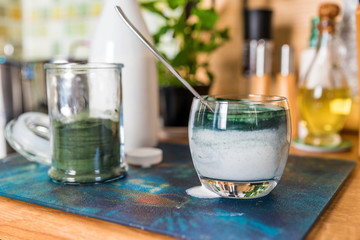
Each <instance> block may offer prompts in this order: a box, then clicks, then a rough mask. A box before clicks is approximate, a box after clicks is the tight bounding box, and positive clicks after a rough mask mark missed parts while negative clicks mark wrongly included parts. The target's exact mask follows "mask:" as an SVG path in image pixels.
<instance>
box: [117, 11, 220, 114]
mask: <svg viewBox="0 0 360 240" xmlns="http://www.w3.org/2000/svg"><path fill="white" fill-rule="evenodd" d="M115 10H116V11H117V12H118V13H119V15H120V17H121V19H122V20H123V21H124V22H125V24H126V25H127V26H128V27H129V28H130V29H131V30H132V32H133V33H134V34H135V35H136V36H137V37H138V38H139V39H140V40H141V42H142V43H143V44H144V45H145V46H146V47H147V48H148V49H150V51H151V52H152V53H153V54H154V55H155V56H156V57H157V58H158V59H159V60H160V62H162V63H163V64H164V65H165V67H166V68H167V69H169V70H170V72H172V74H174V75H175V77H176V78H177V79H179V80H180V82H181V83H182V84H184V86H185V87H186V88H187V89H188V90H189V91H190V92H191V93H192V94H193V95H194V96H195V97H197V98H199V99H200V101H201V102H202V103H203V104H205V105H206V106H207V107H208V108H209V109H210V110H211V111H212V112H214V110H213V109H212V108H211V107H210V106H209V104H208V103H207V102H206V101H205V100H204V99H203V98H202V97H201V96H200V94H199V93H198V92H197V91H196V90H195V89H194V88H193V87H191V85H190V84H189V83H188V82H187V81H186V80H185V79H184V78H183V77H181V75H180V74H179V73H178V72H177V71H176V70H175V69H174V68H173V67H172V66H171V65H170V63H169V62H168V61H166V59H165V58H164V57H163V56H162V55H161V54H160V53H159V52H158V51H157V50H156V48H155V47H154V46H152V45H151V43H149V42H148V41H147V40H146V38H145V37H144V36H143V35H142V34H141V33H140V32H139V30H138V29H137V28H136V27H135V26H134V25H133V24H132V23H131V22H130V20H129V19H128V18H127V17H126V15H125V13H124V12H123V10H122V9H121V8H120V7H119V6H115Z"/></svg>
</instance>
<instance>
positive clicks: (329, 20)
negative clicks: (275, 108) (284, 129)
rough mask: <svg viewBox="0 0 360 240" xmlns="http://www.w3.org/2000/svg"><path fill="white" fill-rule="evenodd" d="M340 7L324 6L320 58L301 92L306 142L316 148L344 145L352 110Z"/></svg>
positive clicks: (318, 47) (321, 16)
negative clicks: (343, 131)
mask: <svg viewBox="0 0 360 240" xmlns="http://www.w3.org/2000/svg"><path fill="white" fill-rule="evenodd" d="M339 11H340V9H339V7H338V6H337V5H336V4H332V3H324V4H322V5H320V8H319V16H320V24H319V33H320V36H319V42H318V46H317V49H316V54H315V57H314V59H313V60H312V63H311V65H310V67H309V70H308V72H307V73H306V75H305V79H304V81H303V82H302V83H301V85H300V89H299V98H298V102H299V108H300V114H301V117H302V119H303V120H304V121H305V122H306V126H307V129H308V135H307V136H306V137H305V139H304V141H305V143H306V144H310V145H315V146H336V145H338V144H340V143H341V137H340V135H339V131H340V130H341V129H342V128H343V126H344V123H345V120H346V116H347V115H348V114H349V113H350V109H351V93H350V89H349V87H348V85H347V81H346V78H345V75H344V73H343V71H342V67H341V66H342V64H343V62H342V59H343V56H344V54H345V52H344V51H345V50H344V49H345V48H343V47H342V46H343V45H342V44H341V41H340V40H339V39H338V38H337V37H336V35H335V18H336V16H337V15H338V14H339Z"/></svg>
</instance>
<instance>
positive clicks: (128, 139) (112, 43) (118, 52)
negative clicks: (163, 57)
mask: <svg viewBox="0 0 360 240" xmlns="http://www.w3.org/2000/svg"><path fill="white" fill-rule="evenodd" d="M115 5H118V6H120V7H121V8H122V9H123V11H124V12H125V14H126V15H127V16H128V18H129V19H130V21H131V22H132V23H133V24H134V25H135V26H136V27H137V28H138V29H139V30H140V31H141V33H142V34H143V35H144V36H145V37H146V38H147V39H148V40H151V37H150V34H149V32H148V29H147V28H146V25H145V21H144V19H143V17H142V15H141V11H140V6H139V4H138V2H137V1H136V0H106V1H104V7H103V10H102V13H101V15H100V18H99V22H98V25H97V28H96V30H95V35H94V37H93V38H92V41H91V49H90V56H89V61H90V62H112V63H123V64H124V66H125V67H124V71H123V103H124V105H123V108H124V128H125V152H129V151H131V150H134V149H137V148H142V147H153V146H155V145H156V144H157V130H158V116H159V106H158V98H159V93H158V82H157V68H156V60H155V58H154V56H152V54H151V52H150V51H149V50H148V49H146V47H145V46H144V45H143V44H142V43H141V42H140V40H138V39H137V38H136V36H135V35H134V34H133V33H132V32H131V31H130V29H128V27H127V26H126V25H125V24H124V23H123V22H122V21H121V19H120V17H119V16H118V13H117V12H116V10H115V8H114V7H115Z"/></svg>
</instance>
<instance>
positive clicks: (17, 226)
mask: <svg viewBox="0 0 360 240" xmlns="http://www.w3.org/2000/svg"><path fill="white" fill-rule="evenodd" d="M344 137H345V138H346V139H349V140H351V141H352V142H353V143H354V147H353V148H352V150H351V151H349V152H343V153H334V154H319V153H309V152H303V151H300V150H297V149H293V148H292V149H291V154H294V155H302V156H308V155H312V156H322V157H330V158H341V159H349V160H352V161H358V159H359V158H358V136H357V134H345V135H344ZM167 140H168V141H169V142H177V143H184V142H186V139H184V138H173V139H170V140H169V139H167ZM359 168H360V166H359V164H358V165H357V166H356V168H355V170H354V171H353V172H352V174H351V175H350V177H349V178H348V179H347V181H346V182H345V184H344V185H343V187H342V188H341V189H340V191H339V192H338V193H337V195H336V196H335V198H334V199H333V201H332V202H331V203H330V205H329V206H328V208H327V209H326V210H325V212H324V213H323V214H322V216H321V217H320V219H319V220H318V221H317V222H316V224H315V226H314V227H313V228H312V229H311V231H310V233H309V235H308V236H307V238H308V239H357V240H358V239H360V170H359ZM29 187H31V186H29ZM0 239H1V240H5V239H11V240H13V239H47V240H48V239H49V240H51V239H173V238H171V237H168V236H164V235H160V234H156V233H151V232H146V231H142V230H139V229H135V228H131V227H125V226H122V225H119V224H114V223H110V222H105V221H101V220H97V219H93V218H89V217H84V216H81V215H76V214H72V213H67V212H64V211H59V210H55V209H51V208H46V207H42V206H38V205H34V204H30V203H25V202H21V201H17V200H13V199H9V198H5V197H0Z"/></svg>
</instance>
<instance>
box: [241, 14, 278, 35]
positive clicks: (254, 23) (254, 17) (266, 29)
mask: <svg viewBox="0 0 360 240" xmlns="http://www.w3.org/2000/svg"><path fill="white" fill-rule="evenodd" d="M271 17H272V11H271V10H269V9H245V10H244V30H245V34H244V35H245V39H246V40H259V39H271Z"/></svg>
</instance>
